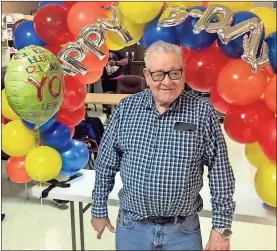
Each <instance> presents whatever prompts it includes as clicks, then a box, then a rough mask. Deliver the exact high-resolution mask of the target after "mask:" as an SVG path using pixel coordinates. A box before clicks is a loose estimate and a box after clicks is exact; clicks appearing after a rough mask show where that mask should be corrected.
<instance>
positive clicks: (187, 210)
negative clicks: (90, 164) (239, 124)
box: [91, 41, 235, 250]
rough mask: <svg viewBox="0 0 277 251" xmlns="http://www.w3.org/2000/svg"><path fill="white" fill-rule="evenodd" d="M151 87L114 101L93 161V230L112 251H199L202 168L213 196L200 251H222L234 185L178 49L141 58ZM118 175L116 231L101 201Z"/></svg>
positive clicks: (159, 47)
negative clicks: (109, 236) (108, 237)
mask: <svg viewBox="0 0 277 251" xmlns="http://www.w3.org/2000/svg"><path fill="white" fill-rule="evenodd" d="M145 63H146V68H145V69H144V75H145V78H146V81H147V84H148V86H149V88H150V91H149V90H146V91H144V92H142V93H138V94H135V95H132V96H129V97H127V98H125V99H124V100H122V101H121V103H120V104H119V105H118V106H117V107H116V109H115V111H114V113H113V114H112V118H111V121H110V123H109V125H108V127H107V129H106V132H105V134H104V136H103V139H102V142H101V145H100V149H99V154H98V157H97V160H96V183H95V187H94V190H93V195H92V199H93V203H92V220H91V223H92V226H93V228H94V229H95V230H96V231H97V237H98V238H101V235H102V233H103V231H104V229H105V228H106V227H107V228H108V229H109V230H110V231H112V232H116V249H117V250H202V240H201V239H202V238H201V232H200V224H199V217H198V212H199V211H201V209H202V199H201V197H200V195H199V191H200V190H201V188H202V185H203V177H202V176H203V169H204V165H206V166H208V170H209V175H208V176H209V184H210V190H211V195H212V200H211V202H212V209H213V213H212V224H213V228H212V230H211V234H210V239H209V242H208V244H207V246H206V250H229V249H230V243H229V241H230V240H229V239H230V236H231V230H230V228H231V224H232V217H233V213H234V208H235V202H234V201H233V193H234V186H235V179H234V175H233V171H232V168H231V166H230V163H229V160H228V154H227V147H226V143H225V140H224V136H223V134H222V132H221V128H220V124H219V122H218V119H217V116H216V112H215V110H214V109H213V107H212V105H211V104H210V103H209V102H207V101H205V100H202V99H201V98H200V97H197V96H194V95H193V94H191V93H186V92H184V72H183V68H182V58H181V51H180V48H179V47H178V46H176V45H172V44H168V43H165V42H162V41H158V42H156V43H154V44H152V45H151V46H150V47H149V48H148V49H147V52H146V55H145ZM118 171H120V175H121V178H122V182H123V188H122V190H121V191H120V193H119V198H120V208H119V215H118V219H117V227H116V231H115V230H114V228H113V226H112V225H111V223H110V221H109V218H108V210H107V200H108V195H109V193H110V192H111V191H112V189H113V186H114V180H115V175H116V172H118Z"/></svg>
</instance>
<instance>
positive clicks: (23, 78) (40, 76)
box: [5, 45, 64, 126]
mask: <svg viewBox="0 0 277 251" xmlns="http://www.w3.org/2000/svg"><path fill="white" fill-rule="evenodd" d="M5 87H6V96H7V99H8V102H9V105H10V106H11V108H12V109H13V110H14V111H15V113H16V114H17V115H18V116H19V117H20V118H21V119H23V120H25V121H28V122H31V123H34V124H35V125H38V126H39V125H41V124H43V123H44V122H46V121H47V120H48V119H49V118H50V117H52V116H53V115H54V114H55V113H56V112H57V111H58V110H59V108H60V106H61V104H62V100H63V94H64V79H63V71H62V68H61V65H60V63H59V61H58V59H57V58H56V57H55V56H54V55H53V54H52V53H51V52H50V51H48V50H46V49H44V48H42V47H40V46H33V45H31V46H27V47H25V48H23V49H21V50H19V51H18V53H16V54H15V55H14V57H13V58H12V60H11V61H10V62H9V64H8V67H7V72H6V76H5Z"/></svg>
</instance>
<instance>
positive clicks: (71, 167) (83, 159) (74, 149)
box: [60, 139, 89, 173]
mask: <svg viewBox="0 0 277 251" xmlns="http://www.w3.org/2000/svg"><path fill="white" fill-rule="evenodd" d="M60 155H61V157H62V163H63V164H62V170H61V172H64V173H74V172H78V171H79V170H81V169H83V168H84V167H85V166H86V164H87V163H88V160H89V150H88V148H87V147H86V145H85V144H84V143H83V142H81V141H79V140H75V139H71V140H70V141H69V142H68V144H67V146H66V148H65V150H64V151H63V152H60Z"/></svg>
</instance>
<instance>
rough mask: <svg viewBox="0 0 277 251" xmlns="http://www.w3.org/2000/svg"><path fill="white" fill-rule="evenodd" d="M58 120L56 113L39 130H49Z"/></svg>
mask: <svg viewBox="0 0 277 251" xmlns="http://www.w3.org/2000/svg"><path fill="white" fill-rule="evenodd" d="M55 122H56V115H54V116H52V117H51V118H50V119H48V120H47V121H46V122H45V123H44V124H43V125H41V126H40V127H39V131H40V132H42V131H47V130H50V129H51V127H52V126H54V124H55Z"/></svg>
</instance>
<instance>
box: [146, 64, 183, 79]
mask: <svg viewBox="0 0 277 251" xmlns="http://www.w3.org/2000/svg"><path fill="white" fill-rule="evenodd" d="M148 71H149V73H150V76H151V78H152V80H153V81H154V82H160V81H163V80H164V79H165V76H166V75H168V77H169V78H170V79H171V80H178V79H180V78H181V77H182V75H183V72H184V70H183V68H182V67H181V68H180V69H176V70H171V71H150V70H149V69H148ZM172 71H180V72H181V75H180V77H179V78H175V79H172V78H171V77H170V75H169V74H170V72H172ZM157 72H162V73H163V74H164V77H163V79H161V80H154V79H153V76H152V75H153V74H154V73H157Z"/></svg>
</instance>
